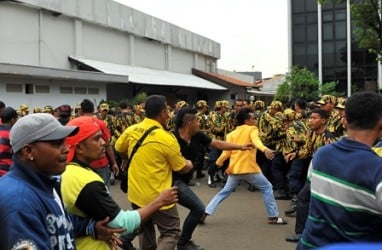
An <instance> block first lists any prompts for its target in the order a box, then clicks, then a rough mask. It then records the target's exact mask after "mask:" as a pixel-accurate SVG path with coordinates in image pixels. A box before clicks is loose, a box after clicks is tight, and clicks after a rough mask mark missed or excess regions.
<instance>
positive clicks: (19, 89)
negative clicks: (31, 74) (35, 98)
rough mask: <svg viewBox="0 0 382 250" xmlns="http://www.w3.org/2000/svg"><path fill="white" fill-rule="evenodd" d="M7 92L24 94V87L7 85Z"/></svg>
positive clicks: (12, 84)
mask: <svg viewBox="0 0 382 250" xmlns="http://www.w3.org/2000/svg"><path fill="white" fill-rule="evenodd" d="M5 91H6V92H14V93H20V92H23V85H21V84H14V83H7V84H5Z"/></svg>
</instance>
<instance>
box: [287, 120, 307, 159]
mask: <svg viewBox="0 0 382 250" xmlns="http://www.w3.org/2000/svg"><path fill="white" fill-rule="evenodd" d="M307 132H308V129H307V127H306V125H305V124H304V123H303V122H302V121H301V120H299V119H295V120H293V121H292V122H291V123H290V124H289V126H288V128H287V130H286V138H285V144H284V146H283V153H286V154H288V153H291V152H297V151H298V150H299V149H300V148H301V147H302V146H303V145H304V144H305V142H306V134H307Z"/></svg>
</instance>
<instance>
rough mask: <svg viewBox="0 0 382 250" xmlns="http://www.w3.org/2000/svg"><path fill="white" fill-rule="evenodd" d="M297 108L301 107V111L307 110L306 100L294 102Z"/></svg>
mask: <svg viewBox="0 0 382 250" xmlns="http://www.w3.org/2000/svg"><path fill="white" fill-rule="evenodd" d="M294 103H295V104H296V105H297V106H299V107H300V108H301V109H306V102H305V100H304V99H301V98H298V99H296V101H295V102H294Z"/></svg>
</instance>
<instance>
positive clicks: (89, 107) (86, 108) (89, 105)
mask: <svg viewBox="0 0 382 250" xmlns="http://www.w3.org/2000/svg"><path fill="white" fill-rule="evenodd" d="M80 106H81V111H82V112H84V113H94V103H93V102H92V101H90V100H89V99H84V100H83V101H82V102H81V104H80Z"/></svg>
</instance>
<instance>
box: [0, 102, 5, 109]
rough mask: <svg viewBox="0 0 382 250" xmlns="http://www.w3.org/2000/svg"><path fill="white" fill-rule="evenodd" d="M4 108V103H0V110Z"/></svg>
mask: <svg viewBox="0 0 382 250" xmlns="http://www.w3.org/2000/svg"><path fill="white" fill-rule="evenodd" d="M3 108H5V103H4V102H3V101H0V109H3Z"/></svg>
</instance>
